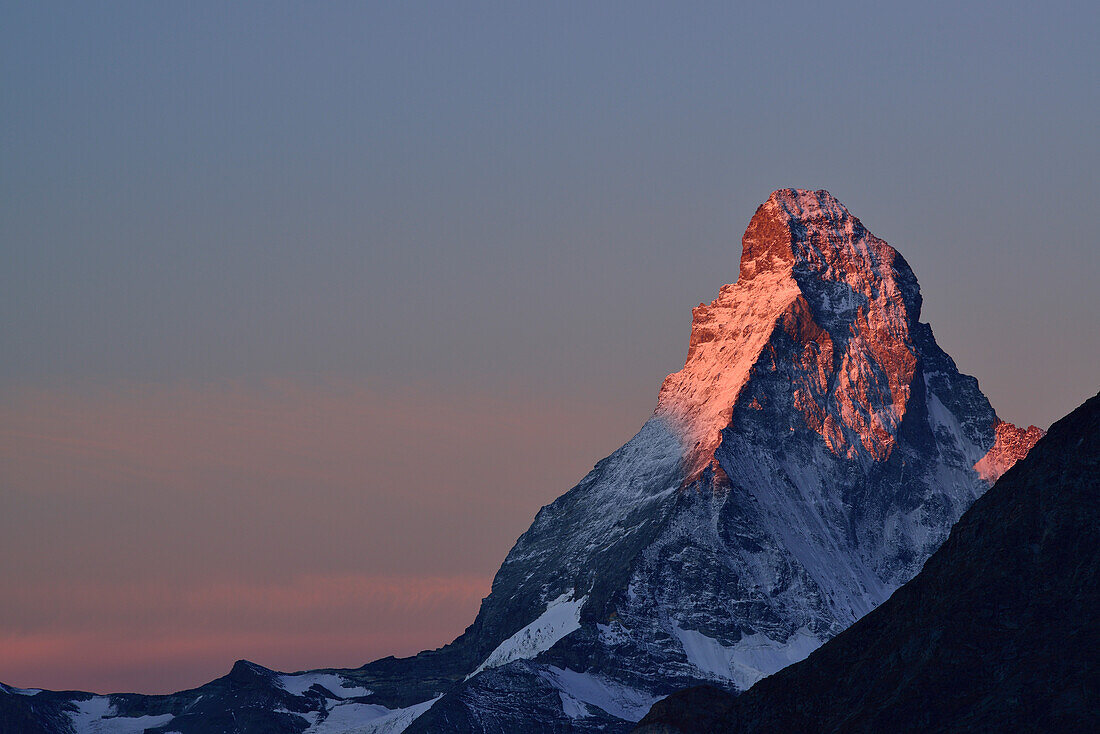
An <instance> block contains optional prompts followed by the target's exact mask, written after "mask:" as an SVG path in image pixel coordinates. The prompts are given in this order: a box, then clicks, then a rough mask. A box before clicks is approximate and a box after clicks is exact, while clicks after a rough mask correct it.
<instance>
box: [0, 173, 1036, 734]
mask: <svg viewBox="0 0 1100 734" xmlns="http://www.w3.org/2000/svg"><path fill="white" fill-rule="evenodd" d="M920 307H921V295H920V289H919V287H918V285H917V281H916V278H915V276H914V275H913V273H912V271H911V270H910V268H909V266H908V264H907V263H906V262H905V260H904V258H902V256H901V255H900V254H899V253H898V252H897V251H896V250H894V249H893V248H892V247H890V246H889V245H887V244H886V243H885V242H884V241H882V240H881V239H879V238H877V237H875V236H874V235H872V234H871V233H869V232H868V231H867V230H866V229H865V228H864V227H863V225H862V224H861V223H860V221H859V220H858V219H856V218H855V217H853V216H852V215H851V214H850V213H849V212H848V211H847V210H846V209H845V208H844V206H843V205H841V204H840V202H838V201H837V200H836V199H835V198H833V197H832V196H831V195H830V194H829V193H828V192H825V191H816V192H811V191H801V190H793V189H783V190H780V191H776V192H774V193H773V194H772V195H771V196H770V197H769V198H768V200H767V201H766V202H765V203H764V204H763V205H762V206H761V207H760V208H759V209H758V210H757V212H756V214H755V215H754V216H753V217H752V220H751V221H750V223H749V226H748V228H747V230H746V232H745V235H744V238H743V241H742V253H741V261H740V269H739V273H738V278H737V282H736V283H734V284H733V285H727V286H723V287H722V289H721V290H720V292H719V294H718V297H717V298H716V299H715V300H714V301H712V302H711V303H710V304H709V305H707V304H700V305H699V307H698V308H696V309H694V310H693V321H692V329H691V339H690V343H689V348H688V355H687V359H686V362H685V364H684V367H683V369H681V370H680V371H679V372H677V373H675V374H672V375H669V376H668V378H667V379H666V380H665V381H664V384H663V385H662V386H661V390H660V393H659V396H658V401H657V407H656V409H655V411H654V413H653V416H652V417H651V418H650V419H649V420H648V421H647V422H646V423H645V425H643V426H642V428H641V430H640V431H639V432H638V434H637V435H636V436H634V438H632V439H631V440H630V441H629V442H627V444H626V445H624V446H623V447H622V448H620V449H619V450H618V451H616V452H615V453H613V454H612V455H611V456H609V457H607V458H606V459H604V460H602V461H600V462H599V463H598V464H597V465H596V466H595V468H594V469H593V470H592V471H591V472H590V473H589V474H588V475H587V476H586V477H584V478H583V479H582V480H581V482H580V483H579V484H578V485H577V486H576V487H574V488H573V489H571V490H570V491H568V492H566V493H565V494H564V495H562V496H561V497H560V498H558V499H557V500H556V501H554V502H553V503H551V504H550V505H547V506H546V507H544V508H542V510H540V511H539V513H538V515H537V516H536V517H535V520H534V522H533V523H532V525H531V527H530V528H529V529H528V530H527V532H525V533H524V534H523V536H522V537H520V539H519V540H518V541H517V542H516V544H515V546H514V547H513V548H512V550H511V551H510V552H509V554H508V556H507V558H506V559H505V560H504V563H503V565H502V566H501V568H500V571H499V572H498V573H497V576H496V578H495V579H494V581H493V588H492V593H491V594H490V595H489V596H488V597H487V598H486V599H485V600H484V602H483V603H482V607H481V610H480V612H479V614H478V616H477V618H476V619H475V620H474V623H473V624H472V625H471V626H470V627H469V628H468V629H467V630H466V632H465V633H464V634H463V635H462V636H461V637H460V638H458V639H457V640H456V641H455V642H454V643H452V644H451V645H448V646H447V647H445V648H442V649H440V650H437V651H431V652H425V653H421V654H420V655H418V656H416V657H414V658H407V659H404V660H394V659H392V658H387V659H385V660H380V661H376V662H374V663H371V664H368V665H366V666H364V667H363V668H361V669H358V670H354V671H322V672H318V673H314V674H310V675H301V674H300V675H295V676H279V675H277V674H275V673H271V672H270V671H266V672H265V671H263V669H259V668H257V667H256V666H252V668H249V669H245V668H244V667H241V670H238V668H236V667H235V668H234V673H231V674H230V676H227V679H229V678H233V676H234V674H236V675H237V678H238V679H241V680H247V686H246V690H248V691H249V692H250V693H249V695H250V696H252V698H251V699H250V700H252V701H254V708H255V709H256V710H263V711H264V712H265V716H267V718H265V719H264V721H265V722H266V723H265V726H267V727H268V728H267V729H263V730H271V731H274V730H286V731H303V730H305V729H306V728H307V727H308V728H309V729H310V730H311V731H326V732H327V731H337V730H338V729H337V728H335V727H337V726H338V725H339V726H345V729H343V730H346V731H359V730H363V731H367V730H374V729H372V728H371V727H374V726H376V724H379V723H381V722H383V721H386V720H388V721H391V722H393V723H392V725H391V728H393V727H405V726H407V727H408V731H410V732H412V731H435V732H437V731H529V732H537V731H561V730H562V729H563V728H565V727H571V728H572V730H574V731H583V730H617V729H626V728H629V726H630V722H632V721H636V720H637V719H638V718H640V717H641V715H642V714H644V713H645V711H646V710H647V709H648V707H649V706H650V705H651V704H652V703H653V701H654V700H656V699H658V698H660V697H661V696H663V695H666V694H668V693H670V692H671V691H673V690H676V689H678V688H682V687H685V686H688V685H691V684H693V683H698V682H704V681H705V682H712V683H717V684H719V685H722V686H726V687H729V688H736V689H743V688H746V687H748V686H750V685H751V684H752V683H754V682H755V681H756V680H758V679H759V678H761V677H763V676H765V675H768V674H770V673H773V672H775V671H776V670H779V669H780V668H782V667H784V666H786V665H789V664H791V663H793V662H796V661H798V660H800V659H802V658H803V657H805V656H806V655H808V654H809V653H810V652H811V651H812V650H813V649H814V648H816V647H817V646H819V645H820V644H822V643H823V642H824V641H825V640H828V639H829V638H831V637H833V636H834V635H836V634H837V633H839V632H840V631H842V630H843V629H845V628H846V627H848V626H849V625H850V624H852V622H854V621H855V620H857V619H859V618H860V617H862V616H863V615H865V614H866V613H867V612H869V611H870V610H871V609H873V608H875V607H876V606H877V605H878V604H880V603H881V602H882V601H884V600H885V599H886V598H887V597H888V596H889V595H890V593H891V592H892V591H893V590H894V589H896V588H897V587H898V586H900V585H901V584H902V583H904V582H905V581H907V580H909V579H910V578H912V577H913V576H914V575H915V574H916V572H917V571H918V570H919V569H920V567H921V565H922V564H923V562H924V560H925V559H926V558H928V557H929V555H931V553H932V552H933V551H935V549H936V548H937V547H938V546H939V545H940V543H942V542H943V540H944V539H945V538H946V537H947V533H948V531H949V530H950V528H951V525H952V524H953V523H954V522H955V520H957V519H958V518H959V516H960V515H961V514H962V513H963V512H964V511H965V510H966V509H967V507H969V506H970V504H971V503H972V502H973V501H974V500H975V499H976V498H977V497H978V496H979V495H980V494H981V493H982V492H983V491H984V490H985V489H986V488H987V487H988V486H989V484H990V483H991V482H992V481H993V480H994V479H996V477H997V476H999V475H1000V473H1002V472H1003V471H1005V470H1006V469H1007V468H1008V467H1009V466H1011V464H1012V463H1013V462H1014V461H1015V460H1016V459H1018V458H1020V457H1021V456H1023V455H1024V454H1025V453H1026V452H1027V449H1028V448H1030V446H1031V445H1032V444H1033V443H1034V442H1035V440H1037V439H1038V437H1039V435H1041V432H1040V431H1038V429H1034V428H1032V429H1029V430H1028V431H1022V430H1021V429H1018V428H1016V427H1014V426H1011V425H1010V424H1007V423H1004V422H1002V421H1000V420H999V419H998V418H997V416H996V414H995V413H994V411H993V409H992V408H991V407H990V405H989V402H988V401H987V400H986V398H985V397H984V396H983V395H982V393H981V392H980V390H979V389H978V384H977V381H976V380H974V379H973V378H971V377H967V376H965V375H962V374H960V373H959V372H958V370H957V369H956V367H955V364H954V362H953V361H952V360H951V358H950V357H948V356H947V355H946V354H945V353H944V352H943V351H942V350H940V348H939V347H938V346H937V345H936V342H935V339H934V337H933V335H932V331H931V328H930V327H929V326H928V325H927V324H922V323H920V320H919V317H920ZM246 665H248V664H244V663H242V664H240V666H246ZM310 676H312V677H310ZM336 676H339V677H338V678H337V677H336ZM333 678H335V679H333ZM227 679H221V680H227ZM215 683H217V682H215ZM307 684H308V685H307ZM210 685H214V684H210ZM268 686H270V690H269V688H268ZM198 690H202V689H198ZM233 690H234V691H237V692H236V693H235V694H234V695H235V696H236V698H234V699H233V701H234V702H235V703H234V704H233V705H237V706H239V705H242V704H240V703H239V702H240V701H241V700H242V699H241V694H240V691H239V689H237V688H234V689H233ZM185 693H186V692H185ZM39 695H41V694H39ZM217 695H223V696H224V695H225V694H217ZM176 696H177V697H183V696H184V694H176ZM36 697H37V696H36ZM36 697H31V698H29V699H28V700H34V698H36ZM2 698H3V696H2V695H0V699H2ZM8 698H9V699H11V700H14V699H15V696H14V694H13V695H11V696H8ZM19 698H27V697H24V696H20V697H19ZM0 703H2V700H0ZM119 703H120V702H116V701H115V700H114V699H112V705H116V706H118V705H119ZM121 703H122V704H127V702H125V701H122V702H121ZM185 703H186V701H185V700H184V698H179V699H178V701H177V702H176V703H175V704H174V706H175V708H168V707H165V706H161V709H156V710H155V711H154V708H150V706H149V705H148V704H147V703H145V704H141V705H138V704H137V703H133V705H132V706H130V707H129V708H126V705H123V708H124V709H126V710H127V711H132V712H134V713H135V715H136V714H137V713H141V714H143V715H144V714H149V715H152V714H154V713H162V712H163V711H169V710H170V711H181V710H182V707H183V705H184V704H185ZM127 705H128V704H127ZM250 705H251V704H250ZM162 709H163V711H162ZM379 709H383V710H379ZM250 710H252V709H250ZM396 712H407V713H400V714H399V713H396ZM414 712H415V715H416V718H415V719H414V718H412V714H413V713H414ZM345 715H346V716H347V719H345V718H344V717H345ZM188 717H189V718H188ZM212 717H213V713H211V714H209V715H203V716H197V715H193V713H192V714H188V715H187V716H184V715H183V714H180V715H177V716H176V717H175V718H174V719H172V720H171V722H170V723H169V724H168V727H169V728H168V729H163V730H164V731H169V730H175V731H180V732H182V734H190V733H191V732H205V731H214V730H216V727H215V720H214V719H213V718H212ZM376 720H377V721H376ZM344 721H346V722H347V723H346V724H341V723H339V722H344ZM371 722H375V723H371ZM276 724H277V725H278V726H279V727H284V728H283V729H276V728H274V727H275V726H276ZM204 726H206V728H203V727H204ZM287 727H289V728H287ZM242 730H243V729H242ZM255 730H257V731H258V730H261V729H260V728H257V729H255Z"/></svg>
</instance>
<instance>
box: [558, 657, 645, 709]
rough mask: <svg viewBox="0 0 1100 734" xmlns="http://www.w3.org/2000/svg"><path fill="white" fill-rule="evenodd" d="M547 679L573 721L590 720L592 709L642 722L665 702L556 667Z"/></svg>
mask: <svg viewBox="0 0 1100 734" xmlns="http://www.w3.org/2000/svg"><path fill="white" fill-rule="evenodd" d="M543 677H544V678H545V679H546V680H547V681H549V682H550V683H551V684H552V685H553V686H554V687H555V688H557V689H558V691H559V692H560V695H561V700H562V709H563V710H564V711H565V715H566V716H568V717H569V718H571V719H577V718H582V717H583V716H590V715H591V713H590V712H589V711H588V706H595V707H597V708H600V709H603V710H604V711H606V712H607V713H609V714H611V715H612V716H615V717H617V718H620V719H625V720H626V721H640V720H641V718H642V717H643V716H645V715H646V713H648V712H649V709H650V708H652V707H653V704H655V703H656V702H657V701H659V700H661V699H662V698H663V696H654V695H652V694H650V693H647V692H646V691H639V690H637V689H636V688H630V687H629V686H624V685H623V684H621V683H617V682H615V681H613V680H609V679H607V678H603V677H601V676H598V675H593V674H591V673H578V672H577V671H575V670H570V669H569V668H565V669H562V668H556V667H554V666H553V665H551V666H549V667H548V668H547V670H546V671H545V672H544V673H543ZM567 702H568V703H567ZM586 704H587V705H586Z"/></svg>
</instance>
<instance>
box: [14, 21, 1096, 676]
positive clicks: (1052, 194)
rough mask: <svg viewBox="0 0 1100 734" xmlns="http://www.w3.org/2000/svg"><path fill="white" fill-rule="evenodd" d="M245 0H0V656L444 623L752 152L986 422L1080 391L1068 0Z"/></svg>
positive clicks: (643, 334) (633, 360)
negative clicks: (941, 354)
mask: <svg viewBox="0 0 1100 734" xmlns="http://www.w3.org/2000/svg"><path fill="white" fill-rule="evenodd" d="M257 7H258V6H250V5H248V4H241V5H235V6H233V7H221V6H218V5H213V4H205V5H195V6H189V7H187V8H182V7H174V6H169V5H147V4H142V3H135V4H119V5H114V6H111V7H109V8H93V7H81V6H64V5H56V4H47V3H42V4H36V5H34V6H15V5H14V4H13V5H5V10H4V14H5V17H6V20H7V21H8V22H6V23H4V24H0V41H3V43H0V68H3V69H4V71H3V73H2V88H0V89H2V91H0V95H2V98H3V99H4V101H5V103H6V105H5V106H6V108H7V109H8V115H7V124H6V125H5V126H4V129H3V130H2V131H0V192H2V195H0V240H2V241H3V242H4V243H5V244H4V245H3V247H0V258H2V263H3V266H4V267H3V268H0V278H2V280H0V284H2V286H3V287H2V288H0V310H2V311H3V313H4V314H5V317H4V319H3V326H4V328H3V329H2V330H0V348H2V349H3V350H4V353H5V355H7V356H8V359H6V360H5V361H4V363H3V365H2V366H0V433H2V435H3V437H4V442H3V446H4V448H3V450H2V451H0V472H2V474H0V485H2V490H0V492H2V498H3V502H4V507H5V512H4V513H3V520H2V521H0V538H2V540H0V559H2V560H0V564H2V565H0V569H2V571H0V595H2V596H3V598H4V599H5V600H6V603H5V604H4V605H3V607H2V608H0V681H2V682H3V683H5V684H8V685H14V686H19V687H32V688H53V689H78V690H86V691H94V692H97V693H108V692H121V691H123V690H131V691H135V692H142V693H164V692H169V691H174V690H179V689H182V688H190V687H194V686H197V685H200V684H202V683H204V682H206V681H208V680H211V679H213V678H216V677H219V676H221V675H224V674H225V673H226V672H228V670H229V668H230V666H231V665H232V663H233V661H234V660H237V659H239V658H247V659H249V660H252V661H253V662H257V663H259V664H261V665H264V666H266V667H269V668H274V669H280V670H284V671H287V672H291V671H295V670H305V669H310V668H318V667H356V666H358V665H361V664H363V663H366V662H368V661H369V660H372V659H376V658H380V657H384V656H386V655H390V654H394V655H409V654H415V653H416V652H418V651H420V650H423V649H432V648H436V647H439V646H440V645H443V644H446V643H447V642H450V641H451V640H452V639H453V638H454V637H456V636H457V635H458V634H460V633H461V632H462V630H463V629H464V628H465V627H466V625H468V624H469V623H470V622H471V621H472V620H473V617H474V614H475V613H476V611H477V606H478V603H479V602H480V600H481V598H482V597H483V596H485V595H486V594H488V592H489V584H490V581H491V579H492V575H493V573H495V571H496V569H497V568H498V567H499V565H500V563H501V561H502V560H503V559H504V556H505V554H506V553H507V551H508V549H509V548H510V547H511V545H512V543H513V542H514V541H515V539H516V538H517V537H518V536H519V535H520V533H522V532H523V531H524V530H525V529H526V528H527V527H528V525H529V524H530V522H531V519H532V518H533V517H534V515H535V512H536V511H537V510H538V508H539V507H541V506H542V505H545V504H547V503H548V502H550V501H552V500H553V499H554V498H555V497H557V496H559V495H560V494H562V493H563V492H565V491H566V490H567V489H569V488H570V487H572V486H573V485H574V484H576V483H577V482H578V481H579V480H580V479H581V478H582V477H583V476H584V475H585V473H586V472H588V471H589V469H590V468H591V467H592V465H593V464H594V463H595V462H596V461H598V460H599V459H601V458H603V457H604V456H607V455H608V454H610V453H611V452H612V451H613V450H615V449H616V448H617V447H619V446H620V445H622V444H623V443H624V442H625V441H626V440H627V439H629V438H630V436H632V435H633V434H634V432H635V431H637V429H638V428H639V427H640V426H641V425H642V423H643V422H644V421H645V420H646V418H647V417H648V416H649V415H650V414H651V413H652V411H653V409H654V406H655V405H656V401H657V390H658V388H659V386H660V384H661V381H662V380H663V378H664V377H665V376H666V375H668V374H670V373H672V372H675V371H676V370H678V369H680V367H681V366H682V365H683V362H684V355H685V354H686V352H687V342H688V336H689V328H690V323H691V308H692V307H693V306H695V305H696V304H698V303H700V302H704V303H706V302H710V301H711V300H712V299H714V298H715V297H716V296H717V295H718V289H719V287H720V286H721V285H723V284H725V283H732V282H734V281H735V280H736V277H737V268H738V261H739V258H740V252H741V246H740V237H741V233H742V232H743V231H744V229H745V226H746V224H747V223H748V221H749V219H750V217H751V216H752V215H753V212H754V211H755V210H756V207H757V206H758V205H760V204H761V203H763V202H764V200H765V199H766V198H767V196H768V194H769V193H770V192H771V191H773V190H775V189H777V188H780V187H787V186H791V187H801V188H809V189H821V188H824V189H827V190H829V191H830V192H831V193H832V194H834V195H835V196H836V197H837V199H839V200H840V201H841V202H843V203H844V205H845V206H846V207H847V208H848V209H849V211H850V212H851V214H852V215H854V216H856V217H858V218H860V219H861V221H862V222H863V223H864V224H865V225H866V227H867V229H868V230H870V231H871V232H873V233H874V234H875V235H876V236H878V237H880V238H882V239H884V240H885V241H886V242H887V243H889V244H890V245H891V246H892V247H894V248H895V249H897V250H898V251H899V252H900V253H902V255H903V257H904V258H905V259H906V260H907V262H908V263H909V264H910V265H911V267H912V268H913V270H914V272H915V273H916V276H917V279H918V281H919V283H920V284H921V289H922V293H923V297H924V308H923V311H922V316H921V320H922V321H925V322H928V323H930V324H931V326H932V328H933V330H934V332H935V334H936V338H937V340H938V343H939V345H940V346H941V347H942V348H943V350H944V351H945V352H947V353H948V354H949V355H950V356H951V357H952V358H953V359H954V360H955V361H956V362H957V364H958V366H959V369H960V371H961V372H963V373H965V374H969V375H973V376H974V377H976V378H977V379H978V381H979V383H980V385H981V388H982V391H983V392H984V393H985V395H986V396H987V397H988V398H989V400H990V402H991V403H992V405H993V408H994V409H995V410H996V411H997V413H998V414H999V415H1000V417H1001V418H1002V419H1004V420H1007V421H1010V422H1012V423H1015V424H1017V425H1021V426H1024V427H1026V426H1028V425H1031V424H1034V425H1038V426H1040V427H1042V428H1044V429H1045V428H1047V427H1048V426H1049V425H1050V424H1051V423H1052V422H1053V421H1055V420H1057V419H1058V418H1060V417H1061V416H1063V415H1065V414H1067V413H1069V412H1070V411H1071V410H1072V409H1073V408H1075V407H1076V406H1078V405H1080V404H1081V403H1082V402H1084V401H1085V400H1086V399H1087V398H1088V397H1090V396H1091V395H1093V394H1094V393H1095V391H1096V387H1097V386H1096V385H1095V374H1094V373H1095V365H1096V364H1100V333H1098V330H1097V329H1096V328H1095V324H1094V321H1095V314H1096V313H1098V312H1100V288H1098V287H1097V286H1096V283H1097V279H1098V278H1100V267H1098V263H1097V257H1096V243H1095V235H1094V234H1093V230H1094V224H1093V221H1092V220H1093V215H1092V209H1093V205H1092V201H1091V194H1092V191H1093V190H1095V183H1096V170H1097V163H1098V159H1100V144H1098V143H1097V140H1096V136H1095V133H1094V131H1095V128H1096V123H1097V122H1100V102H1098V100H1097V96H1096V95H1089V94H1081V93H1080V89H1082V88H1087V85H1089V84H1090V83H1091V82H1094V81H1095V80H1094V79H1093V78H1092V77H1093V75H1094V72H1092V71H1091V70H1092V69H1094V68H1095V63H1094V62H1095V61H1096V50H1095V47H1094V43H1093V39H1092V36H1093V33H1094V31H1095V29H1096V28H1097V27H1100V22H1098V20H1100V19H1098V14H1100V10H1098V9H1097V8H1096V7H1095V6H1093V5H1086V4H1084V3H1065V4H1059V5H1056V6H1054V7H1048V8H1044V9H1042V10H1039V9H1034V8H1028V7H1024V6H1023V5H1019V6H1012V7H1010V8H1008V9H1007V10H1005V11H1004V12H1000V13H992V14H991V13H985V12H983V11H982V10H981V8H980V7H971V6H966V7H959V6H956V5H954V4H949V3H944V4H942V6H937V10H936V11H935V12H929V11H928V10H927V9H924V10H922V11H921V12H917V11H916V10H914V9H911V8H910V9H895V8H878V7H876V6H874V5H871V4H862V5H861V4H853V5H849V6H845V7H844V8H842V9H822V8H818V7H816V6H814V5H813V4H812V3H804V4H796V7H795V8H794V11H795V12H791V10H790V9H788V10H787V11H780V10H778V9H774V8H750V9H741V10H738V11H735V10H731V9H728V8H721V7H716V6H708V5H706V4H703V5H691V6H685V7H681V8H679V9H673V8H663V7H660V6H658V5H655V4H644V5H642V6H636V7H634V9H633V11H631V10H630V9H629V8H627V6H608V7H603V8H585V9H583V10H582V9H579V8H578V6H569V7H563V8H556V9H545V8H537V9H536V8H524V9H519V8H511V7H508V6H504V5H494V4H475V5H468V6H465V7H464V8H462V9H459V8H454V7H447V6H441V5H433V4H431V3H428V4H417V3H414V4H409V5H406V6H402V7H400V8H391V7H385V6H369V7H363V6H352V5H342V4H338V5H331V6H325V7H323V8H311V9H308V10H307V9H305V8H299V7H297V6H281V7H279V8H267V9H266V10H264V11H262V12H261V11H259V10H257ZM620 8H623V9H624V10H623V11H622V12H620V11H619V9H620Z"/></svg>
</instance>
